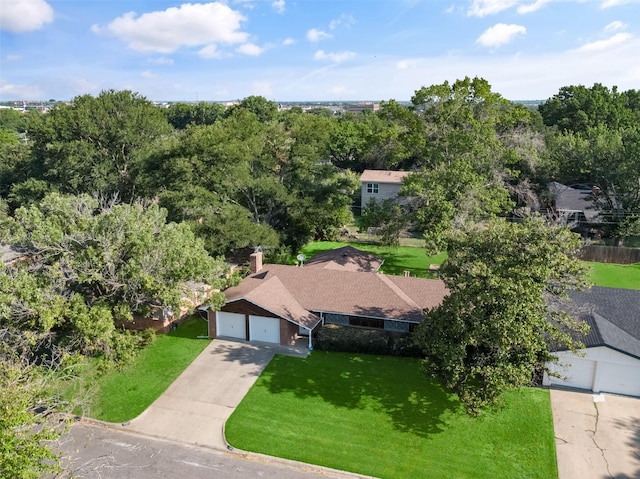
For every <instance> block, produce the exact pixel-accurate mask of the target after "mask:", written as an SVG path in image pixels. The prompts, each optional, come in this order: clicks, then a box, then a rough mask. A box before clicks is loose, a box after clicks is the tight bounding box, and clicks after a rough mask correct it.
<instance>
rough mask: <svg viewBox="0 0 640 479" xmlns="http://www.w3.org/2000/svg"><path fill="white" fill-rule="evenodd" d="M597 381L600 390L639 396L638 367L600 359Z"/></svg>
mask: <svg viewBox="0 0 640 479" xmlns="http://www.w3.org/2000/svg"><path fill="white" fill-rule="evenodd" d="M598 382H599V384H598V386H599V387H600V390H601V391H605V392H614V393H618V394H629V395H630V396H640V367H638V366H631V365H626V364H614V363H605V362H602V361H601V362H600V363H599V364H598Z"/></svg>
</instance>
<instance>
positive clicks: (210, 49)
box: [198, 45, 224, 58]
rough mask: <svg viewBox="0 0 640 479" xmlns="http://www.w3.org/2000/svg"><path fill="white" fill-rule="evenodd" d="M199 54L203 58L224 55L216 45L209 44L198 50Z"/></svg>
mask: <svg viewBox="0 0 640 479" xmlns="http://www.w3.org/2000/svg"><path fill="white" fill-rule="evenodd" d="M198 55H199V56H200V57H202V58H222V57H223V56H224V55H223V53H222V52H221V51H220V50H218V47H217V46H216V45H207V46H206V47H204V48H201V49H200V51H198Z"/></svg>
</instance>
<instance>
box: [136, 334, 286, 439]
mask: <svg viewBox="0 0 640 479" xmlns="http://www.w3.org/2000/svg"><path fill="white" fill-rule="evenodd" d="M282 352H285V353H286V352H287V351H286V350H280V349H279V348H278V347H274V346H269V345H254V344H249V343H243V342H235V341H225V340H220V339H216V340H214V341H212V342H211V344H210V345H209V346H207V348H206V349H205V350H204V351H203V352H202V353H201V354H200V355H199V356H198V357H197V358H196V359H195V360H194V361H193V363H191V365H189V367H187V369H185V370H184V372H183V373H182V374H181V375H180V376H179V377H178V378H177V379H176V380H175V381H174V382H173V384H171V386H169V388H168V389H167V390H166V391H165V392H164V393H163V394H162V395H161V396H160V397H159V398H158V399H157V400H156V401H155V402H154V403H153V404H151V406H149V408H147V410H145V411H144V412H143V413H142V414H141V415H140V416H138V417H137V418H135V419H133V420H132V421H130V422H129V423H124V424H123V426H124V428H125V429H127V430H130V431H135V432H139V433H142V434H146V435H150V436H155V437H160V438H164V439H169V440H173V441H178V442H182V443H188V444H196V445H201V446H208V447H213V448H216V449H226V443H225V441H224V437H223V427H224V423H225V421H226V420H227V419H228V418H229V416H231V414H232V413H233V411H234V410H235V408H236V406H237V405H238V404H239V403H240V401H241V400H242V398H243V397H244V396H245V394H247V392H248V391H249V389H250V388H251V386H252V385H253V383H254V382H255V381H256V379H257V378H258V376H259V375H260V373H261V372H262V370H263V369H264V368H265V367H266V365H267V364H268V363H269V361H270V360H271V358H272V357H273V356H274V354H276V353H282Z"/></svg>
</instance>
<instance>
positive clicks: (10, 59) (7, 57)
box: [4, 55, 22, 62]
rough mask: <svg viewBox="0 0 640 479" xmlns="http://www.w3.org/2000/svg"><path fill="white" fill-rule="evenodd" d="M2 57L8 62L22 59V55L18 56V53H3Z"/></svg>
mask: <svg viewBox="0 0 640 479" xmlns="http://www.w3.org/2000/svg"><path fill="white" fill-rule="evenodd" d="M4 59H5V60H7V61H8V62H17V61H20V60H22V56H20V55H5V57H4Z"/></svg>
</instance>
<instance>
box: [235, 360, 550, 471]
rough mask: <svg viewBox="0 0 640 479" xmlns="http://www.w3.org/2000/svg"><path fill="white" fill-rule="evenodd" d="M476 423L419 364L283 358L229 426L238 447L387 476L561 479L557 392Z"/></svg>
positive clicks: (531, 396)
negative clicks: (554, 400) (553, 414)
mask: <svg viewBox="0 0 640 479" xmlns="http://www.w3.org/2000/svg"><path fill="white" fill-rule="evenodd" d="M505 401H506V405H505V408H504V409H502V410H500V411H494V412H488V413H486V414H485V415H484V416H482V417H480V418H477V419H473V418H470V417H468V416H466V415H465V414H464V413H463V412H462V410H461V406H460V403H459V402H458V401H457V399H456V398H455V396H452V395H449V394H446V393H445V392H444V391H443V390H442V389H441V388H440V387H439V386H438V385H436V384H435V383H433V382H432V381H430V380H428V379H426V378H425V376H424V375H423V373H422V372H421V368H420V361H419V360H417V359H412V358H397V357H387V356H368V355H356V354H347V353H326V352H321V351H314V352H313V353H312V354H311V355H310V356H309V357H308V358H306V359H299V358H291V357H285V356H276V357H275V358H274V359H273V360H272V361H271V363H270V364H269V365H268V366H267V368H266V369H265V371H264V372H263V373H262V375H261V376H260V378H258V381H257V382H256V383H255V384H254V386H253V387H252V389H251V390H250V391H249V393H248V394H247V396H245V398H244V400H243V401H242V402H241V403H240V405H239V406H238V408H237V409H236V411H235V412H234V413H233V415H232V416H231V418H230V419H229V420H228V421H227V424H226V436H227V440H228V441H229V442H230V443H231V444H232V445H233V446H235V447H237V448H240V449H243V450H248V451H254V452H260V453H264V454H269V455H273V456H278V457H284V458H288V459H294V460H299V461H303V462H307V463H312V464H319V465H323V466H327V467H332V468H336V469H341V470H347V471H351V472H356V473H360V474H367V475H372V476H375V477H381V478H389V479H390V478H393V479H402V478H408V479H413V478H417V477H420V478H424V479H428V478H438V479H440V478H445V477H447V478H449V477H450V478H456V479H465V478H473V479H483V478H487V479H493V478H496V477H504V478H506V477H513V478H519V479H525V478H540V479H550V478H556V477H557V468H556V456H555V445H554V433H553V421H552V417H551V407H550V400H549V392H548V391H547V390H542V389H529V388H527V389H522V390H519V391H516V392H513V393H511V394H508V395H506V398H505Z"/></svg>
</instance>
